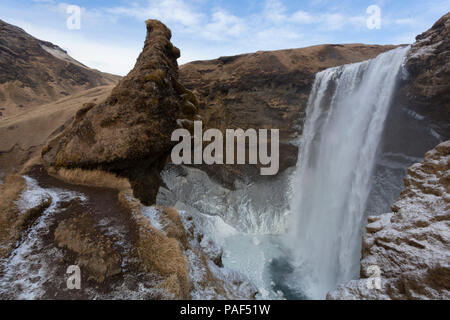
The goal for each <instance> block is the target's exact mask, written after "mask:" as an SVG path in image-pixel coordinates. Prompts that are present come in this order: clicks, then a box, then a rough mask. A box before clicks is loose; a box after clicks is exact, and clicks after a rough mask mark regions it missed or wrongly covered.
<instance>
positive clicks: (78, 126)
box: [42, 20, 197, 204]
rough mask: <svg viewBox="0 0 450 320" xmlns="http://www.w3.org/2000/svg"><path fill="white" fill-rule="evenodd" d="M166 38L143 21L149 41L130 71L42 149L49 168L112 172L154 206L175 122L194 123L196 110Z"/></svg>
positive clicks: (174, 51) (150, 22) (152, 22)
mask: <svg viewBox="0 0 450 320" xmlns="http://www.w3.org/2000/svg"><path fill="white" fill-rule="evenodd" d="M170 38H171V32H170V30H169V29H168V28H166V26H164V25H163V24H162V23H161V22H159V21H156V20H148V21H147V38H146V40H145V45H144V49H143V52H142V53H141V54H140V56H139V58H138V60H137V62H136V65H135V67H134V69H133V70H132V71H131V72H130V73H129V74H128V75H127V76H126V77H125V78H123V79H122V80H121V81H120V82H119V84H118V85H117V87H115V88H114V89H113V91H112V93H111V95H110V96H109V97H108V98H107V99H106V100H105V101H103V102H101V103H99V104H97V105H94V104H87V105H85V106H84V108H83V109H81V110H79V111H78V112H77V114H76V116H75V119H74V121H73V123H72V124H71V125H70V126H69V127H68V128H67V129H66V130H65V131H64V132H63V133H62V134H61V135H59V136H58V137H56V138H55V139H53V140H52V141H50V142H49V143H48V145H47V146H46V147H44V149H43V152H42V158H43V161H44V163H45V165H46V166H47V167H50V166H53V167H66V168H74V167H80V168H86V169H91V168H102V169H104V170H109V171H114V172H115V173H118V174H121V175H124V176H126V177H128V178H130V180H131V183H132V186H133V190H134V193H135V195H136V196H137V197H138V198H140V200H141V201H143V202H144V203H146V204H150V203H153V202H154V197H155V195H156V192H157V190H158V187H159V170H160V168H161V166H162V165H164V163H165V161H166V158H167V156H168V155H169V154H170V150H171V148H172V146H173V143H172V142H171V141H170V138H171V134H172V132H173V130H175V129H176V128H177V127H178V125H177V119H186V118H187V119H193V117H194V116H195V114H196V112H197V106H196V105H197V101H196V98H195V96H194V95H193V94H192V93H191V92H190V91H188V90H186V89H185V88H184V87H183V86H182V85H180V84H179V82H178V65H177V61H176V60H177V58H178V57H179V56H180V51H179V50H178V49H177V48H176V47H174V46H173V45H172V43H171V42H170Z"/></svg>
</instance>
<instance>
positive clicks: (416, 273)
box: [327, 141, 450, 299]
mask: <svg viewBox="0 0 450 320" xmlns="http://www.w3.org/2000/svg"><path fill="white" fill-rule="evenodd" d="M404 184H405V189H404V190H403V192H402V193H401V196H400V198H399V200H398V201H397V202H396V203H395V204H394V205H393V206H392V211H393V213H387V214H384V215H381V216H372V217H369V219H368V221H369V224H368V225H367V226H366V234H365V235H364V238H363V248H362V259H361V278H362V279H360V280H354V281H351V282H349V283H347V284H344V285H342V286H340V287H338V288H337V289H336V290H335V291H333V292H331V293H329V295H328V297H327V298H328V299H449V298H450V141H447V142H444V143H442V144H440V145H438V146H437V147H436V148H435V149H433V150H431V151H429V152H428V153H427V154H426V155H425V160H424V161H423V162H422V163H417V164H415V165H413V166H412V167H410V168H409V169H408V174H407V175H406V177H405V179H404ZM377 278H378V279H379V280H377ZM377 281H379V282H378V285H377V283H376V282H377Z"/></svg>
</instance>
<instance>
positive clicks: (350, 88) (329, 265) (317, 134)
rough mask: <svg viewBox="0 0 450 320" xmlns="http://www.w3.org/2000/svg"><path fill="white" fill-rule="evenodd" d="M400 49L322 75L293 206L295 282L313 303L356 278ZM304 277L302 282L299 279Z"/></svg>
mask: <svg viewBox="0 0 450 320" xmlns="http://www.w3.org/2000/svg"><path fill="white" fill-rule="evenodd" d="M408 50H409V48H408V47H406V48H398V49H395V50H392V51H389V52H386V53H383V54H381V55H379V56H378V57H377V58H375V59H373V60H369V61H365V62H361V63H356V64H350V65H344V66H341V67H337V68H332V69H327V70H325V71H322V72H320V73H318V74H317V75H316V80H315V83H314V86H313V89H312V92H311V95H310V99H309V105H308V109H307V119H306V122H305V126H304V132H303V135H302V141H301V145H300V154H299V162H298V165H297V172H296V176H295V179H294V186H293V199H292V202H291V212H292V219H293V221H292V224H291V226H292V228H291V230H290V231H289V235H288V243H289V245H290V246H291V248H292V251H293V253H294V261H295V262H294V266H295V269H296V272H294V274H293V275H292V276H295V278H296V279H295V280H296V281H295V282H297V284H299V281H300V284H299V285H300V286H301V288H302V292H303V293H304V294H305V295H306V296H307V297H311V298H324V297H325V296H326V293H327V292H328V291H330V290H332V289H334V288H335V287H336V286H337V285H338V284H339V283H341V282H345V281H347V280H350V279H352V278H357V277H358V273H359V257H360V246H361V234H362V223H363V218H364V210H365V205H366V201H367V198H368V195H369V192H370V186H371V175H372V172H373V167H374V163H375V158H376V151H377V148H378V145H379V142H380V138H381V135H382V131H383V127H384V122H385V119H386V115H387V113H388V111H389V105H390V101H391V97H392V95H393V92H394V90H395V84H396V80H397V77H398V74H399V71H400V70H401V66H402V62H403V60H404V57H405V55H406V53H407V52H408ZM299 278H300V279H301V280H299Z"/></svg>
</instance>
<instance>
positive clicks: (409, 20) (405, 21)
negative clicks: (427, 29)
mask: <svg viewBox="0 0 450 320" xmlns="http://www.w3.org/2000/svg"><path fill="white" fill-rule="evenodd" d="M395 23H396V24H399V25H409V26H413V25H415V24H416V23H417V22H416V20H415V19H413V18H404V19H397V20H395Z"/></svg>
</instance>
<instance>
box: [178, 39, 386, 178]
mask: <svg viewBox="0 0 450 320" xmlns="http://www.w3.org/2000/svg"><path fill="white" fill-rule="evenodd" d="M393 48H394V46H376V45H363V44H347V45H320V46H313V47H308V48H302V49H292V50H281V51H270V52H269V51H268V52H262V51H259V52H256V53H251V54H243V55H238V56H233V57H221V58H219V59H216V60H210V61H196V62H191V63H188V64H185V65H183V66H181V67H180V81H181V82H182V83H183V84H184V85H185V86H186V87H187V88H188V89H190V90H193V92H194V93H195V94H196V96H197V97H198V98H199V101H200V109H199V114H200V115H201V116H202V119H203V121H204V123H206V127H209V128H218V129H221V130H225V128H242V129H248V128H256V129H258V128H261V129H262V128H266V129H270V128H275V129H280V143H281V145H280V172H282V171H283V170H284V169H286V168H287V167H291V166H294V165H295V164H296V161H297V155H298V149H297V147H296V146H294V145H292V144H291V142H292V140H293V139H294V138H295V137H296V136H298V135H299V134H301V127H302V124H303V120H304V117H305V109H306V105H307V102H308V97H309V93H310V90H311V87H312V84H313V82H314V78H315V74H316V73H317V72H319V71H321V70H324V69H326V68H330V67H335V66H339V65H342V64H347V63H353V62H360V61H363V60H367V59H371V58H374V57H376V56H377V55H378V54H380V53H382V52H384V51H387V50H390V49H393ZM243 168H244V166H220V167H215V166H208V167H204V168H203V169H204V170H207V171H208V173H209V174H211V175H213V176H218V178H219V180H220V181H225V182H230V183H231V184H232V182H233V180H234V178H233V177H235V176H241V177H242V176H243V175H246V174H247V173H252V172H256V170H252V168H251V167H250V166H249V167H246V169H249V170H243ZM253 169H254V168H253ZM244 171H245V172H244ZM257 175H258V174H257V173H256V174H255V177H256V176H257ZM255 177H254V178H255Z"/></svg>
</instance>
